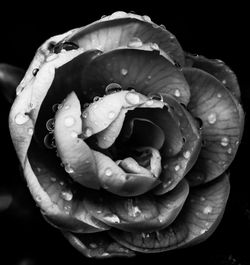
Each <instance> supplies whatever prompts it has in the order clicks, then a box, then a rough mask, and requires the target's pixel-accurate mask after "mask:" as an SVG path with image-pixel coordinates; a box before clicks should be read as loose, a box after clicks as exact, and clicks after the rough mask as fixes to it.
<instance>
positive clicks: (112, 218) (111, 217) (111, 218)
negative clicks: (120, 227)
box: [104, 214, 120, 224]
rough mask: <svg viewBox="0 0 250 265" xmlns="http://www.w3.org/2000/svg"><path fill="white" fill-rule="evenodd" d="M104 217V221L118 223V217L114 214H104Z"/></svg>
mask: <svg viewBox="0 0 250 265" xmlns="http://www.w3.org/2000/svg"><path fill="white" fill-rule="evenodd" d="M104 218H105V220H106V221H108V222H111V223H115V224H118V223H120V218H119V217H118V216H117V215H115V214H112V215H105V216H104Z"/></svg>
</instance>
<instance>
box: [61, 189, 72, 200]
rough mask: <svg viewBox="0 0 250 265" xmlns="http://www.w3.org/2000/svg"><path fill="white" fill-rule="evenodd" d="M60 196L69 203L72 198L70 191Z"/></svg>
mask: <svg viewBox="0 0 250 265" xmlns="http://www.w3.org/2000/svg"><path fill="white" fill-rule="evenodd" d="M61 196H62V198H63V199H64V200H65V201H71V200H72V198H73V194H72V192H71V191H62V193H61Z"/></svg>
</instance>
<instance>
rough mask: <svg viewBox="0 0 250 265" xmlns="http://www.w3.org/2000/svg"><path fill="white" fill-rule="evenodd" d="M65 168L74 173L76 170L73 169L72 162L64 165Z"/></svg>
mask: <svg viewBox="0 0 250 265" xmlns="http://www.w3.org/2000/svg"><path fill="white" fill-rule="evenodd" d="M64 169H65V171H66V172H67V173H69V174H70V173H74V170H73V168H72V167H71V166H70V164H68V163H67V164H65V165H64Z"/></svg>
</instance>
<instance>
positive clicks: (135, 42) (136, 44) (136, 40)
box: [128, 37, 143, 48]
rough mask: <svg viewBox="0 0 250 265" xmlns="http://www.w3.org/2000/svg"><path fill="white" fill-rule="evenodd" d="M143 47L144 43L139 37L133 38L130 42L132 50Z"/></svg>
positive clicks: (129, 45)
mask: <svg viewBox="0 0 250 265" xmlns="http://www.w3.org/2000/svg"><path fill="white" fill-rule="evenodd" d="M142 45H143V43H142V41H141V40H140V39H139V38H137V37H133V38H132V39H131V40H130V41H129V42H128V47H130V48H140V47H141V46H142Z"/></svg>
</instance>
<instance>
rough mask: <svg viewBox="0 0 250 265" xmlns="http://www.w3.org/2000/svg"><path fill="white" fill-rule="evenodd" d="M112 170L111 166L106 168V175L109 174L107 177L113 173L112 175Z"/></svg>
mask: <svg viewBox="0 0 250 265" xmlns="http://www.w3.org/2000/svg"><path fill="white" fill-rule="evenodd" d="M112 173H113V172H112V170H111V169H110V168H107V169H106V170H105V175H106V176H107V177H110V176H111V175H112Z"/></svg>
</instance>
